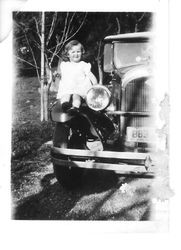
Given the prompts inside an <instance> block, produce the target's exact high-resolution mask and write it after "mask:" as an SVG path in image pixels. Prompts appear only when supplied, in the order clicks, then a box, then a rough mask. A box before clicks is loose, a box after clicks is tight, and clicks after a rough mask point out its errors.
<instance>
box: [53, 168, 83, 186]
mask: <svg viewBox="0 0 181 250" xmlns="http://www.w3.org/2000/svg"><path fill="white" fill-rule="evenodd" d="M53 169H54V174H55V176H56V178H57V180H58V182H59V184H60V185H61V186H62V187H64V188H66V189H74V188H78V187H80V186H81V184H82V174H83V169H80V168H76V167H72V168H71V167H70V168H69V167H67V166H66V167H65V166H59V165H56V164H54V165H53Z"/></svg>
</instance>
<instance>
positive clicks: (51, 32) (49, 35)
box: [46, 12, 57, 46]
mask: <svg viewBox="0 0 181 250" xmlns="http://www.w3.org/2000/svg"><path fill="white" fill-rule="evenodd" d="M56 20H57V12H55V13H54V15H53V21H52V24H51V27H50V31H49V34H48V38H47V41H46V46H48V44H49V41H50V39H51V37H52V34H53V32H54V29H55V24H56Z"/></svg>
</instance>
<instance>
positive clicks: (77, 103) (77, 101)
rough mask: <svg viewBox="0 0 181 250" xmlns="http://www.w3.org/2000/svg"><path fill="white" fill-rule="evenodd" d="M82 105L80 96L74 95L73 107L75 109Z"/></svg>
mask: <svg viewBox="0 0 181 250" xmlns="http://www.w3.org/2000/svg"><path fill="white" fill-rule="evenodd" d="M80 104H81V97H80V95H77V94H73V95H72V106H73V107H75V108H79V107H80Z"/></svg>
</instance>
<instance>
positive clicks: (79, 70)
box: [57, 61, 92, 99]
mask: <svg viewBox="0 0 181 250" xmlns="http://www.w3.org/2000/svg"><path fill="white" fill-rule="evenodd" d="M59 67H60V72H61V80H60V83H59V89H58V94H57V98H58V99H59V98H61V97H62V96H63V95H66V94H78V95H80V96H82V97H83V98H84V97H85V96H86V94H87V91H88V90H89V89H90V88H91V87H92V83H91V81H90V79H89V77H88V74H89V73H90V71H91V64H90V63H86V62H84V61H80V62H78V63H74V62H62V63H61V64H60V66H59Z"/></svg>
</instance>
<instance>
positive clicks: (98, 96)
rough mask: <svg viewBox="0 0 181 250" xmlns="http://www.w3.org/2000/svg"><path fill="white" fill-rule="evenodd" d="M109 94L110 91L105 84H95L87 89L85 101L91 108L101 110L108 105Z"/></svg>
mask: <svg viewBox="0 0 181 250" xmlns="http://www.w3.org/2000/svg"><path fill="white" fill-rule="evenodd" d="M110 96H111V93H110V91H109V90H108V89H107V88H106V87H105V86H102V85H95V86H93V87H92V88H91V89H90V90H89V91H88V93H87V96H86V102H87V105H88V106H89V108H91V109H93V110H96V111H98V110H103V109H105V108H106V107H107V106H108V105H109V102H110Z"/></svg>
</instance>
